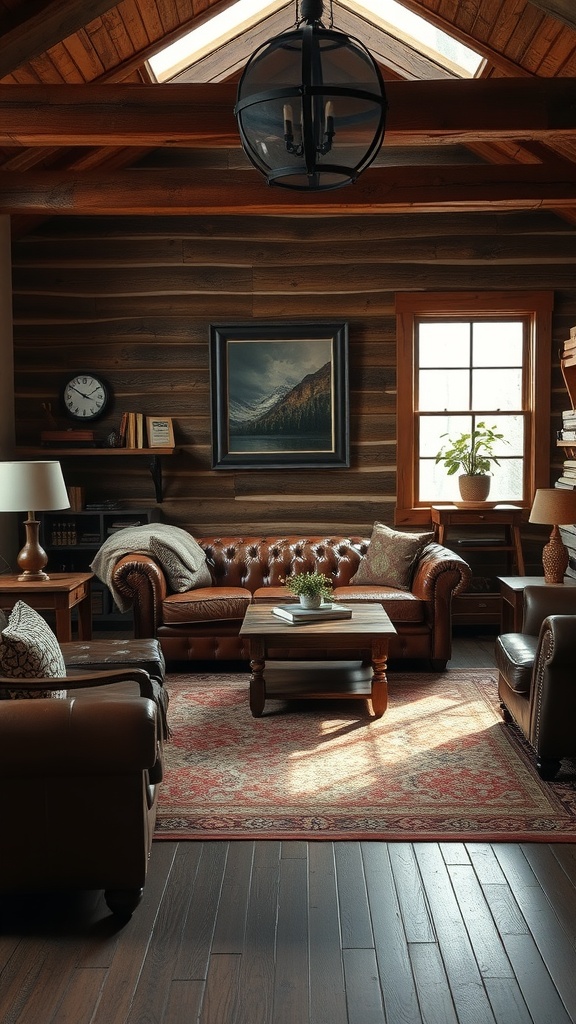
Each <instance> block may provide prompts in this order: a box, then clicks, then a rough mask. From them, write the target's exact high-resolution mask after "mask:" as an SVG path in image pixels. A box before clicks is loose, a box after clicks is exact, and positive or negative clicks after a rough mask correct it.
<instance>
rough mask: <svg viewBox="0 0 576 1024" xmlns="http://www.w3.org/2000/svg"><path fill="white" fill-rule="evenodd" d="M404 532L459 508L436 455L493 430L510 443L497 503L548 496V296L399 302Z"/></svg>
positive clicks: (496, 472)
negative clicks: (483, 429) (441, 509)
mask: <svg viewBox="0 0 576 1024" xmlns="http://www.w3.org/2000/svg"><path fill="white" fill-rule="evenodd" d="M396 312H397V353H398V354H397V359H398V370H397V385H398V399H397V438H398V445H397V466H398V473H397V510H396V521H397V522H398V523H416V524H417V523H421V522H425V521H426V520H427V508H428V507H429V506H430V505H432V504H436V503H440V504H451V503H453V502H454V501H457V500H459V497H460V495H459V492H458V482H457V476H452V477H450V476H448V475H447V471H446V469H445V467H444V466H443V465H442V464H438V465H436V461H435V457H436V453H437V452H438V451H439V450H440V449H441V448H442V447H443V446H444V445H445V444H446V443H447V441H448V438H454V437H458V436H459V435H460V434H461V433H464V432H469V431H471V430H472V429H473V427H474V426H475V425H476V424H477V423H479V422H484V423H486V425H487V426H488V427H490V428H492V427H496V430H497V432H498V433H502V434H503V435H504V440H503V441H502V445H501V447H500V448H499V449H498V451H497V453H496V454H497V457H498V462H499V463H500V465H499V466H497V465H495V464H493V469H492V483H491V488H490V498H489V500H490V501H491V502H494V503H503V502H506V503H508V502H510V503H514V504H517V505H522V506H525V507H529V506H530V504H531V502H532V498H533V495H534V491H535V489H536V487H547V486H549V458H550V451H549V447H550V440H549V439H550V346H551V316H552V295H551V293H549V292H535V293H534V292H532V293H531V292H520V293H519V292H509V293H507V292H497V293H474V294H468V293H466V292H461V293H460V292H454V293H440V294H439V293H435V294H433V293H425V294H424V293H422V294H419V293H416V292H411V293H409V294H402V295H398V296H397V297H396Z"/></svg>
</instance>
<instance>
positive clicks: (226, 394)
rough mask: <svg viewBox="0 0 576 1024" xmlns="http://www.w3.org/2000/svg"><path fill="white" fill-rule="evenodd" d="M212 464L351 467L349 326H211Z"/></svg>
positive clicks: (257, 323)
mask: <svg viewBox="0 0 576 1024" xmlns="http://www.w3.org/2000/svg"><path fill="white" fill-rule="evenodd" d="M210 387H211V413H212V468H213V469H229V468H231V467H234V468H236V469H255V468H262V469H263V468H267V469H278V468H283V469H288V468H290V469H304V468H309V467H313V468H323V469H340V468H344V467H348V466H349V465H350V436H349V424H348V401H349V400H348V324H347V323H346V322H345V321H334V322H332V321H325V322H322V321H317V322H315V323H305V322H302V323H299V324H296V325H294V324H291V323H290V322H289V321H263V320H260V321H258V320H256V321H251V322H248V323H237V324H211V326H210Z"/></svg>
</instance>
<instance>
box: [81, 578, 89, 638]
mask: <svg viewBox="0 0 576 1024" xmlns="http://www.w3.org/2000/svg"><path fill="white" fill-rule="evenodd" d="M78 638H79V640H91V639H92V595H91V592H90V584H88V586H87V593H86V596H85V597H84V598H82V600H81V601H80V602H79V604H78Z"/></svg>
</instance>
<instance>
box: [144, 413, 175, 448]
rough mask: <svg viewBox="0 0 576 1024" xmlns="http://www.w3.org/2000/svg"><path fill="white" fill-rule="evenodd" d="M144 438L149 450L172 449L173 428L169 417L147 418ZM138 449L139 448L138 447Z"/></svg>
mask: <svg viewBox="0 0 576 1024" xmlns="http://www.w3.org/2000/svg"><path fill="white" fill-rule="evenodd" d="M146 436H147V438H148V447H149V448H173V447H174V427H173V426H172V420H171V419H170V417H169V416H147V417H146ZM138 447H140V446H138Z"/></svg>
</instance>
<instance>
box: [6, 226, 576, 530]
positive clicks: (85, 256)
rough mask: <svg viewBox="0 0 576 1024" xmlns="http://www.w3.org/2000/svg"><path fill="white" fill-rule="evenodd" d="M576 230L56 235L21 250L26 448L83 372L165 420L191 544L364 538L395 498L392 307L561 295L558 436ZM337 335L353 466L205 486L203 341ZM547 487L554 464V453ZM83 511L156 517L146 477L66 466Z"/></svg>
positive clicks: (132, 464) (19, 378)
mask: <svg viewBox="0 0 576 1024" xmlns="http://www.w3.org/2000/svg"><path fill="white" fill-rule="evenodd" d="M574 263H576V229H574V227H572V226H571V225H570V224H568V223H567V222H565V221H562V220H560V219H558V218H556V217H554V216H553V215H551V214H549V213H544V212H543V213H542V214H537V213H536V214H509V215H505V214H501V213H498V214H477V215H465V216H464V215H453V216H448V215H429V216H416V215H414V216H389V217H386V216H381V217H371V218H368V217H341V218H320V219H309V218H306V217H301V218H284V219H282V218H275V217H270V218H267V217H222V218H218V217H205V218H178V217H174V218H169V217H156V218H122V217H117V218H96V217H95V218H90V219H88V218H86V219H80V218H76V219H74V218H55V219H53V220H52V221H50V222H49V223H46V224H44V225H42V226H41V227H38V228H37V229H36V231H35V234H34V235H30V236H28V237H24V238H22V239H20V240H18V241H16V242H15V244H14V253H13V289H14V345H15V390H16V415H17V438H18V444H19V445H35V444H37V443H38V441H39V436H40V431H41V429H42V427H43V426H47V423H45V422H44V419H43V417H44V414H43V405H44V404H45V403H48V404H50V405H51V406H52V410H53V412H55V413H56V415H57V416H58V418H59V419H61V423H62V425H67V421H66V420H65V419H64V418H62V413H61V409H60V405H59V393H60V388H61V386H62V383H63V381H64V379H65V377H66V376H67V375H68V374H71V373H75V372H77V371H79V370H83V369H90V370H92V371H96V372H100V373H102V374H104V375H105V377H106V378H107V379H108V381H109V382H110V384H111V386H112V388H113V392H114V403H113V407H112V409H111V411H110V413H109V414H108V415H107V416H106V418H105V419H104V420H103V421H101V422H99V423H98V424H97V425H96V429H97V432H98V436H99V438H100V439H101V440H104V439H105V438H106V436H107V434H108V433H109V432H110V431H111V430H112V429H113V428H115V427H117V426H118V423H119V420H120V416H121V414H122V412H124V411H142V412H144V413H146V414H154V415H165V416H171V417H172V418H173V421H174V427H175V435H176V444H177V445H178V447H179V449H180V452H179V454H178V455H176V456H174V457H170V458H166V459H165V460H164V464H163V469H164V484H165V501H164V508H163V511H164V515H165V517H166V518H167V519H168V520H169V521H171V522H174V523H176V524H178V525H181V526H183V527H188V528H190V529H191V530H192V531H193V532H196V533H197V534H202V533H209V532H210V533H211V532H222V533H229V532H230V533H233V532H236V531H237V530H240V531H244V532H247V533H248V532H250V533H251V532H260V531H262V532H263V533H274V532H276V531H289V530H294V531H300V530H310V531H314V532H317V531H318V532H324V531H326V532H352V531H353V532H358V531H360V532H363V531H368V530H369V529H370V527H371V525H372V523H373V521H374V520H375V519H381V520H383V521H385V522H387V523H390V524H392V523H393V520H394V506H395V492H396V345H395V335H396V331H395V316H394V296H395V292H396V291H397V290H402V291H407V290H410V289H415V290H418V291H421V290H434V291H438V290H450V289H456V290H459V289H463V290H464V289H465V290H471V289H477V290H480V291H482V290H492V289H498V290H502V289H519V288H528V289H545V288H550V289H553V290H554V292H555V314H554V352H553V374H552V410H553V411H552V420H553V422H552V427H553V431H555V430H556V428H557V427H558V426H559V424H560V418H561V411H562V409H563V408H565V407H566V406H567V403H568V400H567V396H566V391H565V388H564V384H563V381H562V377H561V374H560V370H559V362H558V355H557V353H558V349H559V348H560V347H561V345H562V342H563V340H564V338H565V337H567V336H568V333H569V328H570V326H571V325H573V324H574V323H576V277H575V273H574V269H575V268H574ZM326 317H329V318H332V319H338V320H341V319H344V320H346V321H347V322H348V324H349V332H350V436H351V467H350V469H348V470H346V469H344V470H303V471H297V470H285V471H281V470H250V471H248V470H245V471H237V470H230V471H214V470H212V469H211V427H210V424H211V420H210V369H209V346H208V337H209V326H210V324H211V323H218V322H230V321H234V320H250V319H255V320H257V319H273V320H274V319H278V320H288V321H291V322H294V323H296V322H299V321H303V320H315V319H320V318H326ZM551 461H552V466H551V480H553V479H555V477H556V476H557V475H558V467H559V466H560V464H561V457H560V456H559V455H558V453H557V452H556V449H555V448H554V447H553V448H552V451H551ZM64 469H65V476H66V479H67V482H68V483H70V484H76V485H81V486H84V487H85V488H86V497H87V500H89V501H96V500H102V499H103V498H112V499H118V500H122V501H123V502H125V504H126V505H127V506H128V507H138V508H140V507H142V505H143V504H146V505H152V504H154V491H153V487H152V483H151V479H150V475H149V472H148V468H147V460H146V459H144V458H141V459H130V458H125V459H122V460H121V461H119V460H117V459H109V460H106V459H105V458H102V459H85V460H82V458H81V457H78V458H72V459H65V460H64Z"/></svg>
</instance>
